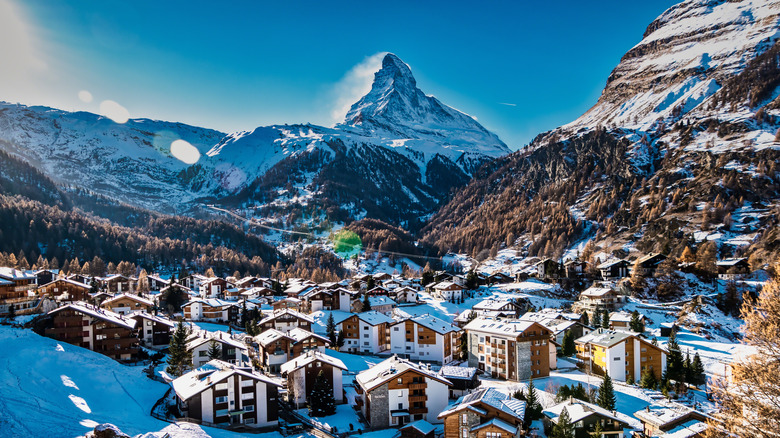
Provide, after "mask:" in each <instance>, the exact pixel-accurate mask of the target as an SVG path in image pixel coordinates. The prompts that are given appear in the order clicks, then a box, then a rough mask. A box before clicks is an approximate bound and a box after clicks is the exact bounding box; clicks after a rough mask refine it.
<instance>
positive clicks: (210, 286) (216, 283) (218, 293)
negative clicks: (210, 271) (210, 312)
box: [196, 277, 231, 299]
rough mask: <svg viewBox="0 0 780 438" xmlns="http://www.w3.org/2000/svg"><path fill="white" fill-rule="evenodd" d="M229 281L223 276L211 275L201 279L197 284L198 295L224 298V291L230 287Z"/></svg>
mask: <svg viewBox="0 0 780 438" xmlns="http://www.w3.org/2000/svg"><path fill="white" fill-rule="evenodd" d="M230 288H231V286H230V283H228V282H227V280H225V279H224V278H220V277H211V278H207V279H206V280H202V281H201V282H200V285H199V286H198V289H196V290H197V291H198V295H199V296H200V297H201V298H207V299H208V298H224V297H225V291H226V290H228V289H230Z"/></svg>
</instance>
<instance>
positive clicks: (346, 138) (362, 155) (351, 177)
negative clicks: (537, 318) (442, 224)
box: [0, 54, 510, 224]
mask: <svg viewBox="0 0 780 438" xmlns="http://www.w3.org/2000/svg"><path fill="white" fill-rule="evenodd" d="M0 140H4V143H3V145H2V147H3V148H4V149H6V150H8V152H10V153H12V154H14V155H17V156H20V157H22V158H23V159H25V160H27V161H28V162H30V163H32V164H33V165H35V166H36V167H38V168H40V169H41V170H43V171H44V172H45V173H47V174H48V175H50V176H51V177H52V178H53V179H54V180H55V181H58V182H60V183H62V184H67V185H70V186H74V187H77V188H84V189H88V190H90V191H93V192H96V193H99V194H101V195H104V196H109V197H111V198H114V199H117V200H120V201H123V202H126V203H129V204H132V205H138V206H142V207H145V208H150V209H154V210H158V211H163V212H186V211H188V210H190V209H191V208H193V207H194V206H197V205H199V204H202V203H206V202H209V203H221V202H222V201H224V203H225V204H226V205H229V206H231V207H242V208H247V209H251V210H254V211H257V212H260V211H261V210H262V211H263V213H262V214H263V215H264V216H268V215H271V216H273V217H274V219H275V220H279V221H287V222H289V221H288V218H287V217H286V216H287V215H289V214H290V211H291V209H292V210H295V209H296V208H298V209H299V208H301V207H306V206H311V205H314V204H316V205H318V206H319V210H320V211H323V212H324V211H325V210H326V209H330V210H329V211H330V213H328V215H329V216H333V217H336V216H337V217H339V218H341V219H349V218H353V217H363V216H365V215H369V216H372V215H375V214H376V215H378V216H380V218H381V219H384V220H390V221H393V222H397V223H406V224H408V223H409V222H410V221H418V220H419V218H420V217H424V216H426V215H429V214H431V213H432V212H433V211H435V209H436V208H437V207H438V206H439V204H440V203H441V201H443V200H444V199H446V196H447V195H448V193H449V192H450V191H451V189H452V188H454V187H459V186H462V185H465V184H466V182H467V181H468V179H469V178H470V176H471V175H472V174H473V173H474V172H475V171H476V169H477V168H478V167H479V166H480V165H482V164H483V163H484V162H486V161H489V160H492V159H494V158H496V157H498V156H501V155H505V154H507V153H509V152H510V151H509V149H508V148H507V146H506V145H505V144H504V143H503V142H501V140H500V139H498V137H497V136H496V135H495V134H492V133H490V132H489V131H487V130H486V129H485V128H484V127H482V126H481V125H480V124H479V123H478V122H477V121H476V120H474V119H473V118H471V117H469V116H467V115H465V114H463V113H461V112H459V111H457V110H455V109H453V108H451V107H448V106H446V105H444V104H442V103H441V102H439V101H438V100H437V99H436V98H434V97H432V96H426V95H424V94H423V93H422V91H420V90H419V89H418V88H417V85H416V81H415V79H414V77H413V76H412V74H411V70H410V69H409V67H408V66H407V65H406V64H404V63H403V61H401V60H400V59H399V58H398V57H397V56H395V55H392V54H388V55H387V56H386V57H385V58H384V61H383V64H382V68H381V69H380V70H379V71H378V72H377V73H376V76H375V80H374V84H373V87H372V89H371V91H370V92H369V93H368V94H367V95H366V96H364V97H363V98H362V99H360V101H359V102H357V103H356V104H355V105H354V106H353V108H352V110H351V111H350V112H349V114H348V115H347V119H346V120H345V122H344V123H342V124H339V125H337V126H336V127H334V128H327V127H322V126H315V125H275V126H266V127H259V128H256V129H254V130H252V131H243V132H236V133H232V134H224V133H220V132H218V131H214V130H210V129H205V128H198V127H193V126H187V125H183V124H179V123H170V122H161V121H152V120H146V119H133V120H130V121H128V122H127V123H125V124H117V123H115V122H113V121H111V120H110V119H108V118H105V117H101V116H98V115H95V114H90V113H82V112H77V113H69V112H65V111H60V110H56V109H51V108H44V107H25V106H22V105H12V104H0ZM175 140H184V141H186V142H188V143H190V144H191V145H192V146H193V147H194V148H195V149H197V151H198V152H199V153H200V158H199V159H198V160H197V162H195V163H194V164H186V163H184V162H182V161H180V160H179V159H177V158H176V157H175V156H174V155H173V154H172V153H171V144H172V142H173V141H175ZM355 184H360V185H359V186H355ZM296 206H297V207H296ZM281 210H285V213H280V211H281ZM336 211H337V212H338V214H335V213H334V212H336ZM331 218H332V217H331ZM292 222H295V219H293V220H292Z"/></svg>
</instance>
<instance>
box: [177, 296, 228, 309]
mask: <svg viewBox="0 0 780 438" xmlns="http://www.w3.org/2000/svg"><path fill="white" fill-rule="evenodd" d="M193 303H202V304H203V305H206V306H209V307H217V308H218V307H232V306H236V302H235V301H225V300H220V299H218V298H195V299H192V300H190V301H187V302H186V303H184V304H182V306H181V307H182V308H184V307H185V306H187V305H189V304H193Z"/></svg>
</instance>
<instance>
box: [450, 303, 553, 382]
mask: <svg viewBox="0 0 780 438" xmlns="http://www.w3.org/2000/svg"><path fill="white" fill-rule="evenodd" d="M465 330H466V336H467V342H468V364H469V366H470V367H477V368H479V369H480V370H481V371H485V372H487V373H488V374H489V375H491V376H493V377H497V378H501V379H507V380H526V379H530V378H540V377H546V376H548V375H549V374H550V348H551V346H550V335H551V333H550V330H549V329H547V328H546V327H544V326H543V325H541V324H539V323H537V322H530V321H521V320H517V319H503V318H496V319H489V318H485V317H480V318H477V319H475V320H473V321H471V322H470V323H468V324H467V325H466V327H465Z"/></svg>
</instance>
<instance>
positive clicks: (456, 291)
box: [433, 281, 463, 301]
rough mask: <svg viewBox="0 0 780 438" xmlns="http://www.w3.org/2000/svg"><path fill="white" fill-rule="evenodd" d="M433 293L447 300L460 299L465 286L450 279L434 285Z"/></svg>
mask: <svg viewBox="0 0 780 438" xmlns="http://www.w3.org/2000/svg"><path fill="white" fill-rule="evenodd" d="M433 295H434V296H435V297H436V298H439V299H441V300H445V301H454V300H460V299H461V298H463V286H460V285H458V284H455V283H452V282H450V281H442V282H441V283H436V284H435V285H434V286H433Z"/></svg>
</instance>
